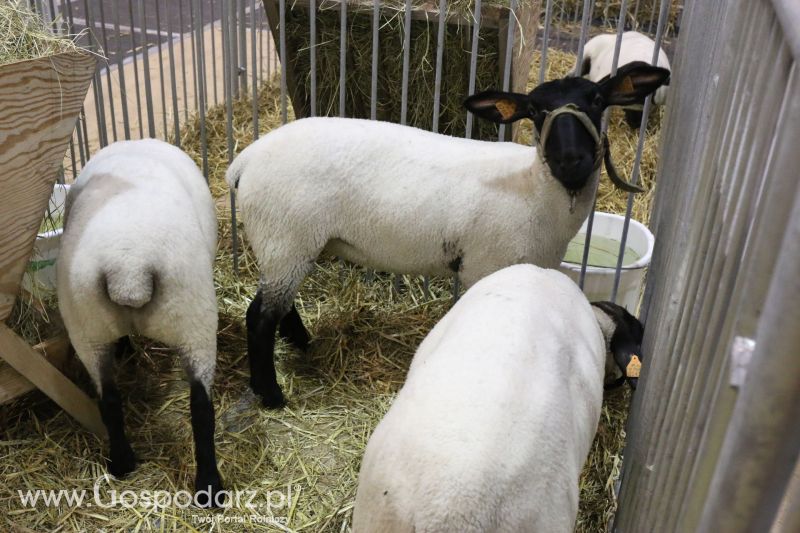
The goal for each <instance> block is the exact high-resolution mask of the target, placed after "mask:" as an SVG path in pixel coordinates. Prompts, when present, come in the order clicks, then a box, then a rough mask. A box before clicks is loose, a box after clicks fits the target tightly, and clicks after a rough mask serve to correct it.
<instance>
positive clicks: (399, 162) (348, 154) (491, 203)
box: [226, 66, 667, 407]
mask: <svg viewBox="0 0 800 533" xmlns="http://www.w3.org/2000/svg"><path fill="white" fill-rule="evenodd" d="M666 76H667V73H666V71H664V70H663V69H659V68H656V67H650V66H635V67H632V68H630V69H626V68H623V69H620V72H619V73H618V75H617V76H615V77H614V78H612V79H609V80H606V81H605V82H603V83H601V84H596V83H593V82H590V81H588V80H585V79H582V78H574V77H570V78H565V79H561V80H555V81H551V82H548V83H545V84H542V85H540V86H539V87H537V88H536V89H534V90H533V91H532V92H531V93H530V94H529V95H526V94H516V93H504V92H486V93H481V94H479V95H475V96H472V97H470V98H469V99H468V100H467V102H466V104H465V105H466V106H467V108H468V109H469V110H471V111H472V112H473V113H475V114H476V115H478V116H480V117H482V118H485V119H488V120H493V121H495V122H503V123H508V122H513V121H515V120H519V119H522V118H531V119H533V121H534V123H535V125H536V127H537V128H538V129H539V130H540V131H541V129H542V127H543V125H544V124H545V120H546V117H547V115H548V114H551V117H550V119H548V122H547V124H548V127H547V128H546V129H547V130H549V134H548V135H546V139H544V140H543V141H542V145H543V146H544V153H542V152H540V151H539V150H537V149H535V148H531V147H529V146H523V145H519V144H515V143H499V142H486V141H477V140H470V139H462V138H453V137H449V136H445V135H438V134H435V133H431V132H428V131H423V130H421V129H417V128H412V127H407V126H400V125H396V124H390V123H386V122H377V121H369V120H355V119H341V118H312V119H304V120H298V121H295V122H293V123H290V124H288V125H286V126H283V127H281V128H279V129H277V130H275V131H272V132H270V133H269V134H268V135H266V136H264V137H262V138H261V139H259V140H258V141H256V142H254V143H253V144H251V145H250V146H249V147H247V148H246V149H245V150H244V151H242V153H241V154H239V156H238V157H237V158H236V159H235V160H234V161H233V163H232V165H231V167H230V168H229V169H228V172H227V176H226V179H227V181H228V184H229V185H230V187H231V188H233V187H235V186H237V184H238V188H239V193H238V195H239V205H240V207H241V212H242V221H243V223H244V228H245V232H246V234H247V237H248V240H249V241H250V245H251V247H252V249H253V251H254V253H255V256H256V258H257V260H258V264H259V266H260V269H261V272H262V282H261V286H260V289H259V292H258V293H257V294H256V297H255V298H254V299H253V301H252V303H251V304H250V307H249V309H248V311H247V331H248V351H249V360H250V368H251V378H250V379H251V386H252V388H253V390H254V391H255V392H256V393H257V394H259V395H260V396H261V397H262V400H263V403H264V405H266V406H268V407H277V406H280V405H282V404H283V395H282V393H281V390H280V387H279V386H278V383H277V380H276V376H275V367H274V361H273V355H274V342H275V329H276V325H280V332H281V334H283V335H285V336H287V337H289V339H290V340H291V341H292V342H293V343H294V344H296V345H297V346H299V347H301V348H304V347H305V346H306V345H307V343H308V338H309V337H308V333H307V332H306V330H305V328H304V326H303V324H302V321H301V320H300V317H299V315H298V313H297V311H296V309H295V308H294V306H293V301H294V298H295V294H296V293H297V289H298V287H299V286H300V283H301V282H302V281H303V279H304V278H305V276H306V275H307V274H308V273H309V272H310V271H311V270H312V268H313V267H314V261H315V260H316V259H317V257H318V256H319V255H320V254H321V253H322V252H323V251H327V252H330V253H332V254H335V255H337V256H339V257H342V258H344V259H346V260H349V261H352V262H354V263H357V264H360V265H363V266H366V267H370V268H373V269H376V270H383V271H390V272H397V273H408V274H421V275H452V274H453V273H455V274H457V275H458V277H459V279H460V280H461V282H462V283H463V284H464V285H465V286H466V287H469V286H470V285H472V284H473V283H475V282H476V281H478V280H479V279H481V278H482V277H484V276H486V275H487V274H489V273H491V272H494V271H496V270H499V269H500V268H503V267H505V266H508V265H512V264H516V263H533V264H537V265H541V266H544V267H556V266H557V265H558V264H559V262H560V261H561V258H562V257H563V255H564V252H565V250H566V247H567V243H568V242H569V240H570V239H571V238H572V237H573V236H574V235H575V233H576V232H577V231H578V229H579V228H580V226H581V223H582V222H583V220H584V219H585V218H586V216H587V215H588V213H589V211H590V210H591V208H592V202H593V198H594V191H595V189H596V186H597V181H598V179H599V163H600V161H599V158H600V154H601V153H602V151H600V149H599V146H598V142H597V131H598V130H599V129H600V117H601V114H602V111H603V109H604V108H605V107H607V106H610V105H627V104H630V103H635V102H642V101H643V100H644V98H645V96H646V95H648V94H650V93H651V92H652V91H654V90H655V89H656V88H657V87H658V86H660V84H661V83H662V82H663V81H664V80H665V79H666ZM567 104H571V105H573V106H575V107H574V108H571V107H569V106H568V105H567ZM557 113H558V116H556V114H557ZM575 113H583V114H584V116H583V118H582V119H581V118H579V117H577V116H576V115H575ZM584 119H585V120H584ZM587 124H588V126H587ZM590 127H592V128H594V131H589V128H590ZM543 155H544V156H545V158H546V161H544V160H543V159H545V158H543Z"/></svg>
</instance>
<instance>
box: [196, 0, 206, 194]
mask: <svg viewBox="0 0 800 533" xmlns="http://www.w3.org/2000/svg"><path fill="white" fill-rule="evenodd" d="M194 1H195V9H194V11H195V12H196V13H197V19H196V20H195V27H194V30H195V35H196V37H197V52H198V54H199V59H198V61H197V65H196V67H197V78H198V79H199V80H201V82H200V83H198V91H199V94H198V96H199V104H200V105H199V106H198V109H199V113H200V117H199V118H200V152H201V157H202V160H203V176H205V178H206V183H208V143H207V142H206V87H205V83H202V80H203V79H205V77H206V72H205V61H203V57H204V54H203V33H204V32H203V2H202V0H194Z"/></svg>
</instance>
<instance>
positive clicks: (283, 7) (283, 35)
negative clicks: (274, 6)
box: [278, 0, 288, 124]
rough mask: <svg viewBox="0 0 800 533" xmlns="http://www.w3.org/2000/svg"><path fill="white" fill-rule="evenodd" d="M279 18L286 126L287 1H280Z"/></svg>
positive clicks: (282, 117)
mask: <svg viewBox="0 0 800 533" xmlns="http://www.w3.org/2000/svg"><path fill="white" fill-rule="evenodd" d="M278 18H279V19H280V21H279V23H280V28H279V30H280V31H279V32H278V33H279V39H280V48H281V49H280V51H279V53H280V57H281V124H286V121H287V120H288V116H287V109H286V108H287V105H286V104H287V103H286V0H278Z"/></svg>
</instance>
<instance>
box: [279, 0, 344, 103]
mask: <svg viewBox="0 0 800 533" xmlns="http://www.w3.org/2000/svg"><path fill="white" fill-rule="evenodd" d="M281 44H283V43H281ZM281 72H283V62H281ZM346 78H347V0H342V3H341V11H340V18H339V116H340V117H344V116H345V97H346V94H347V93H346V83H347V82H346Z"/></svg>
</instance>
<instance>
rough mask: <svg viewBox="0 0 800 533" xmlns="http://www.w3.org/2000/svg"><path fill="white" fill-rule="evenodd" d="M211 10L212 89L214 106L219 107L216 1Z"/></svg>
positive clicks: (211, 4) (212, 2) (212, 0)
mask: <svg viewBox="0 0 800 533" xmlns="http://www.w3.org/2000/svg"><path fill="white" fill-rule="evenodd" d="M223 3H224V2H223ZM209 8H210V9H211V80H212V82H211V88H212V91H213V93H214V105H219V99H218V98H217V14H216V12H215V11H214V0H211V3H210V6H209ZM222 9H225V8H224V7H223V8H222Z"/></svg>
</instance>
